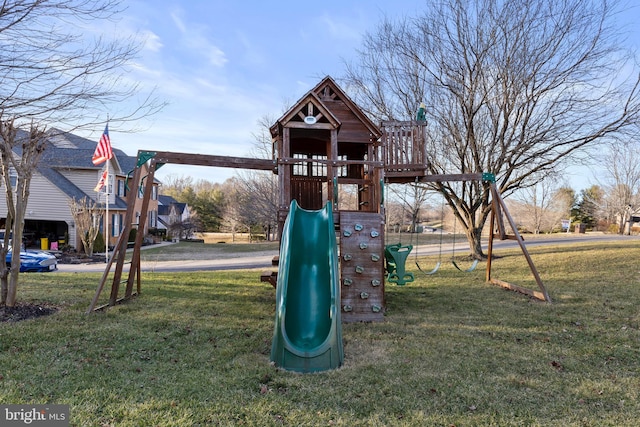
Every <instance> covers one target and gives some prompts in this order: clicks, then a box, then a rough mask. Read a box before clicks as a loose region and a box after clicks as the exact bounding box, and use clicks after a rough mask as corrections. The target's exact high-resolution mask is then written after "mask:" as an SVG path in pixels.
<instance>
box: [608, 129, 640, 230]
mask: <svg viewBox="0 0 640 427" xmlns="http://www.w3.org/2000/svg"><path fill="white" fill-rule="evenodd" d="M639 157H640V147H639V146H638V145H637V142H626V141H616V142H615V143H614V144H612V145H611V146H610V149H609V152H608V154H607V155H606V156H604V158H603V162H602V164H603V167H604V169H605V170H606V172H607V174H606V175H604V176H603V179H602V181H603V186H604V187H605V189H606V191H605V193H606V196H605V197H604V198H605V199H606V206H607V208H608V210H609V213H610V214H611V215H612V217H613V218H615V219H616V220H617V222H618V233H620V234H623V233H624V232H625V229H626V227H625V225H626V223H627V221H628V220H629V219H630V215H631V214H632V213H633V212H635V211H636V210H637V209H638V207H640V163H638V158H639ZM629 227H630V225H629ZM627 231H629V230H627Z"/></svg>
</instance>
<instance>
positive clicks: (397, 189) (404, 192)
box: [388, 183, 430, 233]
mask: <svg viewBox="0 0 640 427" xmlns="http://www.w3.org/2000/svg"><path fill="white" fill-rule="evenodd" d="M408 185H409V186H408V187H407V186H406V185H401V186H399V185H389V187H388V188H389V193H390V194H393V196H394V199H396V200H398V201H399V202H400V203H401V204H402V212H403V213H405V212H406V213H407V214H408V217H409V220H408V222H409V231H410V232H411V233H415V232H417V227H418V222H419V221H420V213H421V211H422V209H423V207H424V205H425V203H426V202H427V200H428V199H429V195H430V191H429V189H428V188H427V187H426V186H424V185H421V184H416V183H412V184H408ZM403 217H404V215H403ZM402 221H403V222H404V218H402Z"/></svg>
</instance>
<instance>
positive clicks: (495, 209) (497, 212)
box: [416, 173, 552, 303]
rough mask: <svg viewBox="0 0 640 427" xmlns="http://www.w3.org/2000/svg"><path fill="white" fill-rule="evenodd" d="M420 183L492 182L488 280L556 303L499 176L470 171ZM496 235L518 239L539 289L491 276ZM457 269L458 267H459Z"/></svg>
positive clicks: (428, 178)
mask: <svg viewBox="0 0 640 427" xmlns="http://www.w3.org/2000/svg"><path fill="white" fill-rule="evenodd" d="M416 181H418V182H447V181H483V182H488V183H489V189H490V191H491V203H492V209H491V217H490V221H491V222H490V226H489V245H488V251H487V252H488V253H487V268H486V281H487V283H491V284H493V285H496V286H500V287H502V288H504V289H508V290H511V291H515V292H519V293H521V294H524V295H528V296H530V297H533V298H536V299H538V300H541V301H545V302H549V303H550V302H552V301H551V297H550V296H549V293H548V292H547V289H546V287H545V286H544V283H543V282H542V279H541V278H540V274H539V273H538V270H537V269H536V266H535V265H534V263H533V260H532V259H531V255H529V251H528V250H527V247H526V246H525V244H524V239H523V238H522V236H521V235H520V233H519V232H518V227H517V226H516V223H515V221H514V220H513V218H512V217H511V215H510V214H509V210H508V209H507V206H506V204H505V203H504V200H503V199H502V196H501V195H500V191H499V190H498V187H497V186H496V182H495V176H494V175H493V174H491V173H466V174H442V175H425V176H421V177H418V178H417V180H416ZM503 218H506V219H507V221H508V223H509V226H510V227H511V230H512V232H513V234H507V232H506V228H505V225H504V221H503ZM495 225H497V227H498V230H497V231H498V233H497V235H496V234H495V231H496V230H495ZM495 237H498V238H500V240H516V241H517V242H518V245H519V246H520V249H521V251H522V254H523V255H524V257H525V259H526V261H527V264H528V265H529V269H530V270H531V274H532V275H533V277H534V279H535V281H536V284H537V285H538V290H532V289H528V288H525V287H523V286H519V285H515V284H513V283H509V282H506V281H504V280H500V279H496V278H494V277H492V276H491V261H492V257H493V239H494V238H495ZM456 268H457V266H456ZM458 269H459V268H458Z"/></svg>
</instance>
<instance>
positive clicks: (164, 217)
mask: <svg viewBox="0 0 640 427" xmlns="http://www.w3.org/2000/svg"><path fill="white" fill-rule="evenodd" d="M158 229H163V230H166V234H167V237H169V238H171V239H173V240H179V239H186V238H190V237H191V235H192V234H193V230H194V225H193V223H192V221H191V210H190V209H189V206H188V205H187V204H186V203H180V202H178V201H177V200H176V199H174V198H173V197H171V196H164V195H160V196H158Z"/></svg>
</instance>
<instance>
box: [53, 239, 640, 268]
mask: <svg viewBox="0 0 640 427" xmlns="http://www.w3.org/2000/svg"><path fill="white" fill-rule="evenodd" d="M630 239H635V240H638V239H640V237H638V236H620V235H612V234H597V233H594V234H591V233H588V234H567V235H557V234H554V235H551V236H550V237H533V236H531V237H529V236H525V245H526V246H527V248H529V247H533V246H541V245H562V244H572V243H579V242H595V241H616V240H630ZM483 246H484V248H485V250H486V245H483ZM517 246H518V242H517V241H515V240H497V239H496V240H494V250H495V249H503V248H513V247H517ZM416 250H417V252H418V254H419V255H437V254H439V253H440V251H441V250H442V253H443V254H450V253H451V252H452V250H453V246H452V245H451V244H443V245H442V249H440V246H439V245H437V244H435V245H421V246H419V247H417V248H416ZM455 251H456V253H466V252H467V251H468V249H467V247H466V243H465V242H462V241H461V242H459V243H457V244H456V248H455ZM277 254H278V252H277V251H269V252H260V253H254V254H251V253H247V254H243V255H242V256H238V257H235V258H220V259H210V260H193V261H161V262H160V261H143V262H142V264H141V270H142V271H144V272H154V271H156V272H179V271H214V270H237V269H252V268H256V269H258V268H261V269H270V268H272V266H271V260H272V259H273V257H274V256H275V255H277ZM105 267H106V264H96V263H93V264H58V271H60V272H67V273H68V272H78V273H79V272H104V269H105ZM114 268H115V267H114ZM125 271H128V266H127V265H125Z"/></svg>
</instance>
